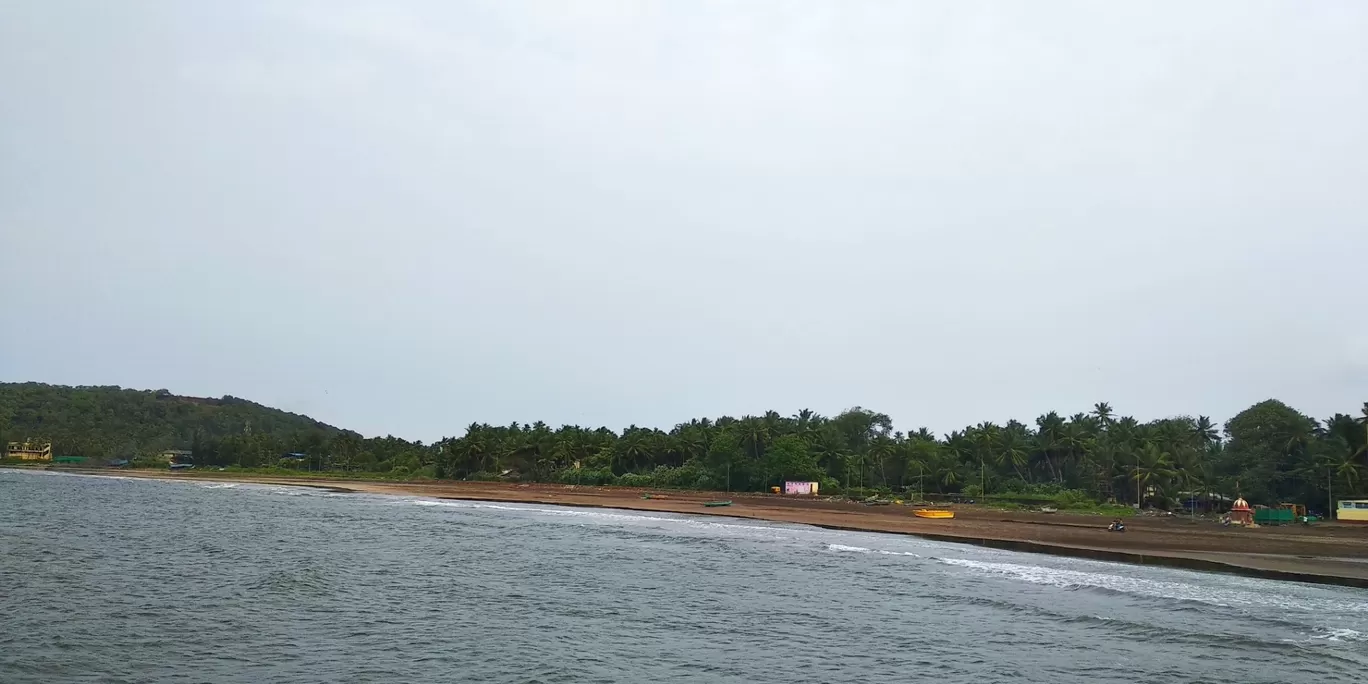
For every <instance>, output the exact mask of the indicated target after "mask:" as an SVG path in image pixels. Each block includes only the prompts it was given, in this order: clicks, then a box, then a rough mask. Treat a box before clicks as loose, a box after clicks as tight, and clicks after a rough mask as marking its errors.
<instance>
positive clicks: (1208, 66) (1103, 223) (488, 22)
mask: <svg viewBox="0 0 1368 684" xmlns="http://www.w3.org/2000/svg"><path fill="white" fill-rule="evenodd" d="M1366 127H1368V3H1364V2H1357V1H1345V2H1331V1H1319V2H1294V1H1288V2H1273V3H1269V2H1250V1H1245V0H1240V1H1232V2H1215V1H1209V2H1199V3H1190V2H1169V3H1163V2H1133V3H1129V4H1123V3H1118V2H1087V3H1084V2H1080V3H1057V2H1043V1H1036V2H1029V3H1016V2H996V3H980V2H873V1H870V2H837V1H835V0H832V1H829V2H788V1H784V2H759V1H746V2H728V3H706V2H697V1H694V0H689V1H687V2H657V3H652V2H594V1H587V0H586V1H584V2H546V3H536V2H503V1H491V2H482V3H473V2H460V3H457V2H443V1H433V2H392V1H386V2H380V1H376V2H333V1H331V0H328V1H323V0H319V1H318V2H278V3H266V2H239V1H234V2H137V1H133V0H125V1H122V2H103V1H91V2H70V1H60V0H51V1H40V0H29V1H26V2H20V1H18V0H0V256H3V261H2V262H0V270H3V274H0V294H2V296H0V315H2V319H3V320H4V322H5V326H6V333H5V334H4V335H3V336H0V380H15V381H17V380H37V381H44V382H53V383H64V384H118V385H123V386H128V387H137V388H167V389H170V390H172V391H174V392H176V393H179V394H194V395H208V396H219V395H223V394H233V395H236V396H241V397H246V398H250V399H253V400H256V401H260V402H262V403H266V404H270V405H274V406H279V407H281V408H285V409H288V410H293V411H299V412H306V413H309V414H311V415H313V416H314V417H316V418H319V419H321V420H324V421H326V422H330V423H333V424H336V425H340V426H344V427H350V428H353V429H357V430H359V431H361V432H363V433H365V434H367V435H376V434H385V433H393V434H395V435H399V436H404V437H408V438H418V439H424V440H432V439H435V438H437V437H440V436H443V435H447V434H460V433H461V432H462V430H463V427H464V426H465V425H466V424H468V423H470V422H471V421H481V422H492V423H507V422H509V421H513V420H519V421H534V420H538V419H540V420H545V421H546V422H548V423H550V424H552V425H558V424H561V423H578V424H585V425H594V426H597V425H600V424H606V425H608V426H610V427H613V428H615V429H618V428H621V427H624V426H626V425H628V424H631V423H636V424H641V425H653V426H660V427H665V428H668V427H669V426H670V425H673V424H674V423H676V422H679V421H683V420H687V419H688V418H691V417H697V416H705V415H706V416H717V415H722V414H731V415H741V414H745V413H761V412H764V411H765V410H767V409H774V410H777V411H779V412H780V413H784V414H791V413H793V412H796V411H797V410H799V409H801V408H804V407H810V408H813V409H815V410H817V411H819V412H821V413H827V414H832V413H836V412H838V411H840V410H841V409H843V408H846V407H850V406H853V405H862V406H865V407H869V408H874V409H877V410H880V411H883V412H886V413H888V414H890V415H891V416H892V417H893V419H894V421H895V423H896V425H897V427H898V428H900V429H914V428H916V427H918V426H921V425H926V426H929V427H931V428H932V429H934V430H936V431H937V432H945V431H947V430H950V429H956V428H959V427H963V426H964V425H966V424H969V423H975V422H978V421H981V420H994V421H998V422H1001V421H1005V420H1006V419H1008V418H1011V417H1016V418H1020V419H1022V420H1025V421H1027V422H1029V421H1030V420H1031V419H1033V418H1034V417H1035V416H1036V415H1038V414H1040V413H1042V412H1045V411H1048V410H1050V409H1058V410H1060V411H1062V412H1065V413H1073V412H1077V411H1084V410H1087V409H1088V408H1090V407H1091V405H1092V404H1093V403H1094V402H1096V401H1109V402H1111V403H1112V404H1113V406H1114V407H1115V408H1116V409H1117V410H1118V411H1120V412H1121V413H1123V414H1133V415H1135V416H1136V417H1138V418H1141V419H1148V418H1154V417H1160V416H1166V415H1173V414H1210V415H1212V416H1213V417H1214V418H1216V419H1219V420H1224V419H1226V418H1228V417H1230V416H1231V415H1232V414H1234V413H1235V412H1237V411H1238V410H1240V409H1242V408H1244V407H1245V406H1247V405H1249V404H1251V403H1253V402H1255V401H1259V400H1262V399H1265V398H1268V397H1278V398H1281V399H1283V400H1285V401H1287V402H1289V403H1291V404H1292V405H1294V406H1296V407H1298V408H1300V409H1302V410H1303V411H1306V412H1309V413H1312V414H1313V415H1317V416H1322V417H1323V416H1325V415H1327V414H1329V413H1331V412H1334V411H1337V410H1338V411H1346V412H1347V411H1351V410H1354V409H1355V408H1356V407H1357V406H1359V405H1360V404H1361V403H1362V402H1363V401H1365V400H1368V286H1366V285H1365V284H1366V283H1368V225H1366V224H1368V134H1366V132H1365V129H1366Z"/></svg>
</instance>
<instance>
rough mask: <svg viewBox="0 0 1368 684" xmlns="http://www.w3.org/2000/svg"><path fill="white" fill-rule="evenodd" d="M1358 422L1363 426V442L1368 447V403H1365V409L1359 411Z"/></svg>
mask: <svg viewBox="0 0 1368 684" xmlns="http://www.w3.org/2000/svg"><path fill="white" fill-rule="evenodd" d="M1359 413H1360V414H1361V415H1360V416H1359V417H1358V422H1359V424H1360V425H1362V426H1363V442H1364V445H1365V447H1368V401H1365V402H1363V408H1362V409H1361V410H1360V411H1359Z"/></svg>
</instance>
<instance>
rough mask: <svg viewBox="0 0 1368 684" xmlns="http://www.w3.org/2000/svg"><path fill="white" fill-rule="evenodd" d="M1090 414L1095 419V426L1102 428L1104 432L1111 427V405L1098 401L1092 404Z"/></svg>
mask: <svg viewBox="0 0 1368 684" xmlns="http://www.w3.org/2000/svg"><path fill="white" fill-rule="evenodd" d="M1092 414H1093V417H1095V418H1097V424H1098V425H1100V426H1102V429H1104V430H1105V429H1107V428H1108V427H1110V426H1111V424H1112V417H1113V415H1114V414H1113V413H1112V407H1111V404H1108V403H1107V402H1105V401H1100V402H1098V403H1096V404H1093V410H1092Z"/></svg>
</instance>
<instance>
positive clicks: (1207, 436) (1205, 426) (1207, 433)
mask: <svg viewBox="0 0 1368 684" xmlns="http://www.w3.org/2000/svg"><path fill="white" fill-rule="evenodd" d="M1193 429H1194V431H1195V433H1196V435H1197V439H1198V441H1200V442H1201V443H1202V444H1204V445H1205V444H1208V443H1210V442H1219V441H1220V440H1221V435H1220V433H1219V432H1217V431H1216V426H1215V425H1213V424H1212V423H1211V419H1210V418H1208V417H1207V416H1197V424H1196V425H1195V426H1194V428H1193Z"/></svg>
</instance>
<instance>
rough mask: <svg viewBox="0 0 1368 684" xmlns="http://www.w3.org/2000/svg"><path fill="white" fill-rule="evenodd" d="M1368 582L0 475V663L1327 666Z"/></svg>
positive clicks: (210, 678)
mask: <svg viewBox="0 0 1368 684" xmlns="http://www.w3.org/2000/svg"><path fill="white" fill-rule="evenodd" d="M1365 667H1368V592H1364V591H1362V590H1355V589H1346V588H1337V587H1326V586H1316V585H1308V584H1299V583H1290V582H1277V581H1272V580H1260V579H1251V578H1244V577H1237V576H1230V575H1221V574H1210V573H1198V572H1190V571H1184V570H1175V569H1166V568H1154V567H1138V566H1130V565H1123V564H1114V563H1104V562H1095V561H1086V560H1078V559H1071V558H1056V557H1051V556H1044V555H1034V554H1023V553H1016V552H1009V551H997V550H988V549H980V548H976V547H971V546H963V545H955V544H948V543H942V542H933V541H926V540H920V539H917V538H915V537H902V536H892V535H881V534H873V533H857V532H840V531H830V530H823V529H818V528H812V527H806V526H802V525H791V524H780V523H765V522H756V521H752V520H739V519H731V518H717V517H700V516H688V515H674V514H666V513H637V512H632V511H623V510H608V509H583V508H561V507H555V506H546V505H520V504H504V503H479V502H463V501H441V500H434V499H425V498H405V497H387V496H371V495H361V494H339V493H333V492H328V491H325V490H319V489H310V488H294V487H277V486H262V485H250V484H245V483H244V484H219V483H203V482H189V481H177V482H168V481H155V480H145V479H133V478H120V479H114V478H104V477H86V476H76V475H60V474H53V473H47V472H31V471H14V470H0V682H6V683H10V682H16V683H17V682H77V681H81V682H85V681H89V682H96V681H98V682H547V683H549V682H624V683H632V684H638V683H642V682H663V681H671V682H776V683H778V682H785V683H787V682H798V681H810V682H860V683H861V684H867V683H868V682H871V681H884V682H901V681H928V680H932V679H935V680H937V681H940V682H947V683H955V682H966V683H967V682H973V683H974V684H982V683H983V682H998V681H1036V682H1052V683H1059V682H1111V681H1114V682H1136V681H1212V682H1231V681H1235V682H1278V683H1279V684H1286V683H1287V682H1313V681H1334V680H1343V681H1352V680H1357V679H1359V678H1361V674H1362V673H1363V672H1364V671H1365Z"/></svg>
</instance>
